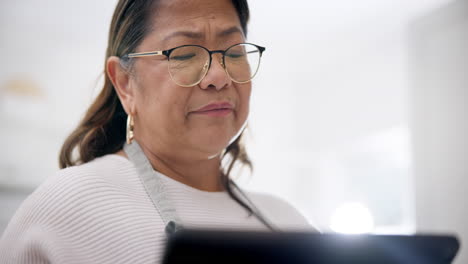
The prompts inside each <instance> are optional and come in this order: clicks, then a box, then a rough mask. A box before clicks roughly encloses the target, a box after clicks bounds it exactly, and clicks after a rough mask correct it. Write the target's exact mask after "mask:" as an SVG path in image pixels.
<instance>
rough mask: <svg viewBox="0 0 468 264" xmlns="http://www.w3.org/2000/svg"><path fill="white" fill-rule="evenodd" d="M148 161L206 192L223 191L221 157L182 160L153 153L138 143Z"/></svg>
mask: <svg viewBox="0 0 468 264" xmlns="http://www.w3.org/2000/svg"><path fill="white" fill-rule="evenodd" d="M140 146H141V149H142V150H143V152H144V154H145V156H146V157H147V159H148V161H149V162H150V163H151V165H152V167H153V168H154V169H155V170H157V171H158V172H160V173H162V174H164V175H166V176H167V177H170V178H172V179H174V180H176V181H178V182H181V183H183V184H186V185H188V186H191V187H193V188H195V189H199V190H202V191H208V192H219V191H223V190H224V187H223V184H222V182H221V175H220V163H221V157H220V156H217V157H213V158H211V159H200V160H183V159H180V158H173V157H167V156H164V155H163V154H160V153H155V152H153V151H151V150H150V149H149V148H147V147H146V146H144V145H143V144H140Z"/></svg>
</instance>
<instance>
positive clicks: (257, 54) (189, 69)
mask: <svg viewBox="0 0 468 264" xmlns="http://www.w3.org/2000/svg"><path fill="white" fill-rule="evenodd" d="M264 51H265V48H264V47H260V46H258V45H255V44H251V43H239V44H235V45H232V46H230V47H229V48H227V49H226V50H208V49H207V48H205V47H203V46H199V45H183V46H179V47H175V48H172V49H168V50H162V51H150V52H139V53H130V54H127V55H125V56H124V57H123V58H124V59H128V58H139V57H148V56H158V55H163V56H166V57H167V61H168V69H169V74H170V76H171V78H172V80H173V81H174V82H175V83H176V84H177V85H180V86H183V87H191V86H195V85H197V84H199V83H200V82H201V81H202V80H203V78H204V77H205V76H206V74H207V73H208V70H209V68H210V66H211V62H212V60H213V57H212V55H213V54H216V53H220V54H222V55H223V56H222V60H221V61H220V63H221V65H222V66H223V68H224V70H225V71H226V74H227V75H228V76H229V78H231V80H232V81H234V82H236V83H247V82H250V81H251V80H252V79H253V78H254V77H255V75H256V74H257V71H258V68H259V66H260V59H261V57H262V54H263V52H264Z"/></svg>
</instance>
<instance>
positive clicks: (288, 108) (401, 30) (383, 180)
mask: <svg viewBox="0 0 468 264" xmlns="http://www.w3.org/2000/svg"><path fill="white" fill-rule="evenodd" d="M451 2H452V1H450V0H411V1H408V0H378V1H375V0H356V1H347V0H332V1H330V0H329V1H306V0H290V1H279V0H251V1H250V6H251V14H252V20H251V24H250V33H249V41H251V42H253V43H256V44H259V45H263V46H266V47H267V51H266V53H265V56H264V58H263V61H262V66H261V69H260V72H259V74H258V76H257V77H256V79H255V80H254V91H253V97H252V112H251V116H250V125H249V126H250V131H249V136H248V143H249V146H248V150H249V153H250V154H251V156H252V159H253V161H254V163H255V171H254V174H253V176H252V177H251V178H249V177H243V178H241V179H239V180H240V182H241V184H243V185H244V186H246V187H247V188H250V189H255V190H260V191H265V192H270V193H275V194H277V195H279V196H282V197H284V198H286V199H287V200H289V201H290V202H292V203H293V204H294V205H296V206H297V207H298V208H299V209H300V210H301V211H302V212H303V213H304V214H305V215H306V216H307V217H308V218H309V219H310V220H311V221H313V222H315V223H316V224H317V225H318V226H319V227H321V228H322V229H323V230H325V231H328V230H330V224H331V218H332V216H333V214H334V213H335V212H336V209H337V208H339V207H340V206H342V205H345V204H347V203H348V202H358V203H360V204H362V205H365V206H366V207H367V208H368V209H369V211H370V213H371V214H372V216H373V218H374V219H373V220H374V224H375V226H374V227H373V228H372V229H371V231H373V232H392V233H395V232H412V231H414V230H416V227H417V225H420V224H421V226H424V227H427V229H429V230H430V229H431V228H432V227H434V226H433V225H427V226H426V225H425V224H424V223H422V222H420V221H419V219H421V217H422V218H424V217H425V216H421V217H420V216H419V215H418V214H419V212H420V211H421V210H430V209H428V208H430V206H432V204H431V205H430V206H429V205H428V207H425V205H422V204H420V203H419V200H420V199H426V197H425V196H415V192H414V191H415V190H416V191H418V192H419V191H420V190H421V189H424V190H425V189H426V188H427V190H431V189H432V188H434V186H435V185H432V186H428V185H427V184H428V183H424V184H423V183H421V182H420V181H419V180H418V178H414V177H413V176H414V175H415V174H414V172H415V173H416V175H418V173H419V171H421V168H422V167H423V165H421V163H418V162H419V159H420V154H421V153H423V152H424V153H425V152H426V150H425V149H422V148H421V147H422V146H425V143H424V142H426V140H428V138H425V137H424V136H421V135H420V134H415V133H417V131H416V130H417V129H418V126H423V125H425V123H424V124H417V123H415V122H413V120H414V119H416V118H419V116H417V115H416V114H414V113H415V111H416V110H415V109H423V108H422V107H431V106H430V105H424V104H422V102H421V101H415V100H414V99H413V95H414V94H415V93H416V92H417V90H413V85H414V82H412V80H414V78H413V75H414V74H416V72H417V71H415V70H414V69H413V67H418V66H414V65H415V63H421V62H415V60H417V59H415V56H416V55H415V54H413V51H414V50H418V48H419V46H418V45H424V44H426V43H424V42H421V41H417V40H415V39H414V37H413V36H412V35H411V34H409V31H408V30H409V28H412V27H413V23H414V22H413V21H415V20H418V19H419V18H421V17H425V16H427V15H428V14H429V15H430V14H434V12H437V11H436V10H439V9H444V7H445V6H447V5H450V3H451ZM459 2H466V1H464V0H461V1H459ZM115 3H116V1H115V0H105V1H91V0H82V1H74V2H64V1H58V0H44V1H41V2H38V1H33V0H22V1H13V0H7V1H2V2H1V3H0V36H1V41H0V49H1V50H2V51H4V52H3V53H2V55H3V56H2V60H3V63H1V64H0V123H1V124H2V129H0V136H1V137H2V138H3V139H4V140H2V141H1V144H2V145H1V146H0V147H1V149H2V151H1V152H0V185H3V186H20V187H22V188H34V187H35V186H37V185H38V184H39V183H40V182H42V181H43V180H44V179H45V178H46V177H47V176H49V175H51V174H53V173H54V171H55V170H56V169H57V153H58V151H59V148H60V146H61V144H62V142H63V140H64V138H65V136H66V135H67V134H68V133H69V132H70V131H71V130H72V129H73V127H74V126H75V125H76V124H77V122H78V121H79V119H80V117H81V116H82V115H83V113H84V111H85V110H86V108H87V106H88V105H89V103H90V102H91V100H92V98H93V95H94V94H96V92H97V90H98V89H99V88H100V87H99V85H98V86H96V85H95V84H96V80H97V79H98V77H99V74H100V72H101V70H102V67H103V60H104V53H105V48H106V41H107V40H106V37H107V30H108V26H109V23H110V18H111V15H112V11H113V8H114V6H115ZM465 17H466V15H465ZM441 19H442V20H443V19H444V18H441ZM465 28H466V26H465ZM447 30H448V29H447ZM442 32H446V31H444V30H442ZM447 34H449V33H448V31H447ZM440 38H445V35H443V34H434V35H432V36H431V39H434V41H436V39H440ZM453 41H457V40H456V39H455V38H454V39H453ZM410 43H411V45H410ZM450 43H452V41H451V40H448V42H447V45H449V44H450ZM439 55H440V59H441V60H444V59H443V58H444V56H445V53H439ZM422 56H424V54H422ZM450 56H455V53H454V54H449V57H450ZM447 63H448V64H450V63H451V62H450V60H448V61H447ZM418 65H419V64H418ZM443 67H445V66H443ZM447 67H448V66H447ZM444 69H451V68H444ZM457 69H459V70H460V71H462V70H465V71H466V64H465V65H462V64H460V65H459V67H457ZM434 78H437V77H434ZM441 78H445V77H444V76H441ZM415 89H416V88H415ZM454 89H455V88H454ZM465 91H466V90H465ZM438 93H440V95H441V96H442V95H444V96H446V97H448V98H451V97H450V94H452V92H450V90H448V91H447V93H446V92H445V91H438ZM464 95H465V96H466V93H465V94H464ZM465 102H466V101H465ZM452 103H453V102H451V101H450V100H448V99H447V100H446V101H443V102H441V103H440V104H439V105H438V107H439V108H441V109H445V108H446V107H449V106H452V105H453V104H452ZM418 111H420V110H418ZM448 111H452V110H448ZM460 118H462V116H461V115H460ZM446 128H447V129H450V128H451V127H449V126H447V127H446ZM447 131H450V130H447ZM441 133H442V132H441ZM420 136H421V137H420ZM457 136H458V137H459V139H453V140H454V142H462V140H463V135H462V134H457ZM415 138H419V139H420V140H421V141H419V142H420V143H418V142H416V141H414V142H415V143H414V144H413V140H414V139H415ZM457 140H458V141H457ZM464 140H466V139H464ZM421 142H423V143H421ZM464 142H465V143H466V141H464ZM452 147H454V148H452ZM447 148H449V149H450V150H453V151H455V150H454V149H457V146H456V145H455V143H454V144H451V145H449V146H448V147H447ZM460 149H461V148H460ZM460 149H459V150H456V151H460ZM465 149H466V148H465ZM460 153H461V152H460ZM461 154H463V153H461ZM465 157H466V156H465ZM413 160H414V161H415V162H416V163H415V164H416V165H414V163H413ZM460 164H462V163H457V164H454V166H458V167H456V168H457V169H456V170H459V171H460V173H463V172H464V173H466V167H463V166H462V165H460ZM426 169H427V168H426ZM454 170H455V169H454ZM447 177H449V176H447ZM450 177H452V176H450ZM454 177H455V176H454ZM454 179H458V180H459V178H454ZM447 182H448V181H447ZM465 183H466V182H463V181H462V182H461V184H460V185H459V186H460V187H459V188H464V186H466V184H465ZM437 184H445V182H444V183H440V182H438V183H437ZM464 189H466V188H464ZM3 190H5V189H3ZM0 192H2V189H1V188H0ZM5 193H6V191H3V194H5ZM421 197H424V198H421ZM427 199H430V198H429V197H428V198H427ZM2 200H3V199H2ZM20 200H21V198H16V200H15V201H16V203H18V202H19V201H20ZM3 201H4V200H3ZM428 201H430V200H428ZM11 203H15V202H10V204H11ZM416 205H417V206H416ZM0 206H1V205H0ZM11 207H12V206H10V207H9V208H11ZM7 213H8V214H9V212H7ZM420 215H424V213H423V214H420ZM456 217H457V218H456V219H459V220H458V221H460V222H461V221H468V215H467V213H466V212H462V213H460V215H457V216H456ZM416 219H418V221H416ZM446 221H447V224H448V223H449V221H451V220H448V219H447V218H445V217H443V216H441V217H440V223H441V224H444V223H446ZM0 224H1V223H0ZM1 228H2V227H1V226H0V230H1ZM457 230H458V229H457Z"/></svg>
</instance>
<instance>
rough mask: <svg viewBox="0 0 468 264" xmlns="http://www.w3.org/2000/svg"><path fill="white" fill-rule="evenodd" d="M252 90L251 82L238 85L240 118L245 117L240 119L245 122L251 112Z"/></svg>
mask: <svg viewBox="0 0 468 264" xmlns="http://www.w3.org/2000/svg"><path fill="white" fill-rule="evenodd" d="M251 90H252V85H251V84H250V83H248V84H244V85H242V86H240V87H238V89H237V91H238V95H239V106H240V108H239V118H240V119H244V120H240V121H241V122H244V121H245V119H246V118H247V116H248V114H249V106H250V93H251Z"/></svg>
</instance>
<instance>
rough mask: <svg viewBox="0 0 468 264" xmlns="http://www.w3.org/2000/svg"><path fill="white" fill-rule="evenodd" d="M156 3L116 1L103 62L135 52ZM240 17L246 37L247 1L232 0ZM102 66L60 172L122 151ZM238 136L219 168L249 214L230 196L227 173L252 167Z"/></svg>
mask: <svg viewBox="0 0 468 264" xmlns="http://www.w3.org/2000/svg"><path fill="white" fill-rule="evenodd" d="M157 2H158V1H157V0H119V1H118V3H117V7H116V9H115V11H114V15H113V17H112V22H111V25H110V30H109V40H108V44H107V51H106V57H105V61H104V65H106V61H107V59H108V58H109V57H111V56H117V57H119V58H120V57H122V56H123V55H125V54H128V53H131V52H135V50H136V48H137V46H138V45H139V44H140V43H141V41H142V40H143V39H144V37H145V36H146V34H147V33H148V32H149V30H150V20H151V18H152V17H151V14H154V13H156V12H153V11H154V9H155V8H157ZM232 4H233V5H234V8H235V9H236V12H237V14H238V16H239V20H240V23H241V27H242V29H243V31H244V34H245V35H247V22H248V20H249V7H248V4H247V0H232ZM105 67H106V66H104V78H105V80H104V87H103V88H102V90H101V92H100V93H99V95H98V96H97V97H96V99H95V100H94V102H93V103H92V104H91V106H90V107H89V108H88V110H87V111H86V114H85V116H84V118H83V119H82V120H81V122H80V123H79V125H78V127H77V128H76V129H75V130H74V131H73V132H72V133H71V134H70V135H69V136H68V138H67V139H66V140H65V142H64V144H63V146H62V149H61V151H60V156H59V166H60V168H66V167H69V166H74V165H78V164H82V163H86V162H89V161H92V160H93V159H95V158H98V157H101V156H104V155H106V154H111V153H115V152H117V151H119V150H121V149H122V147H123V145H124V143H125V133H126V119H127V114H126V113H125V111H124V109H123V107H122V104H121V102H120V100H119V98H118V96H117V93H116V91H115V88H114V86H113V84H112V82H111V80H110V78H109V76H108V75H107V74H106V69H105ZM241 137H242V135H241V136H239V137H238V138H237V139H236V140H235V141H234V142H232V143H231V144H230V145H229V146H228V147H227V148H226V151H225V153H224V155H223V157H222V158H223V160H224V159H226V160H227V162H224V163H223V164H225V167H224V168H220V177H221V178H222V179H221V180H222V182H223V185H224V187H225V189H226V190H227V191H228V193H229V194H230V195H231V197H232V198H233V199H235V200H236V201H237V202H239V203H240V204H241V205H242V206H243V207H245V208H246V209H247V210H248V211H249V212H252V210H251V209H250V208H249V206H247V205H246V204H245V203H244V202H242V200H241V199H239V198H238V197H237V196H236V195H235V193H234V192H233V184H232V182H231V180H230V173H231V171H232V169H233V167H234V165H237V164H239V165H243V166H248V167H249V168H250V169H251V168H252V163H251V162H250V160H249V157H248V156H247V153H246V151H245V148H244V146H243V144H242V143H241Z"/></svg>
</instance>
